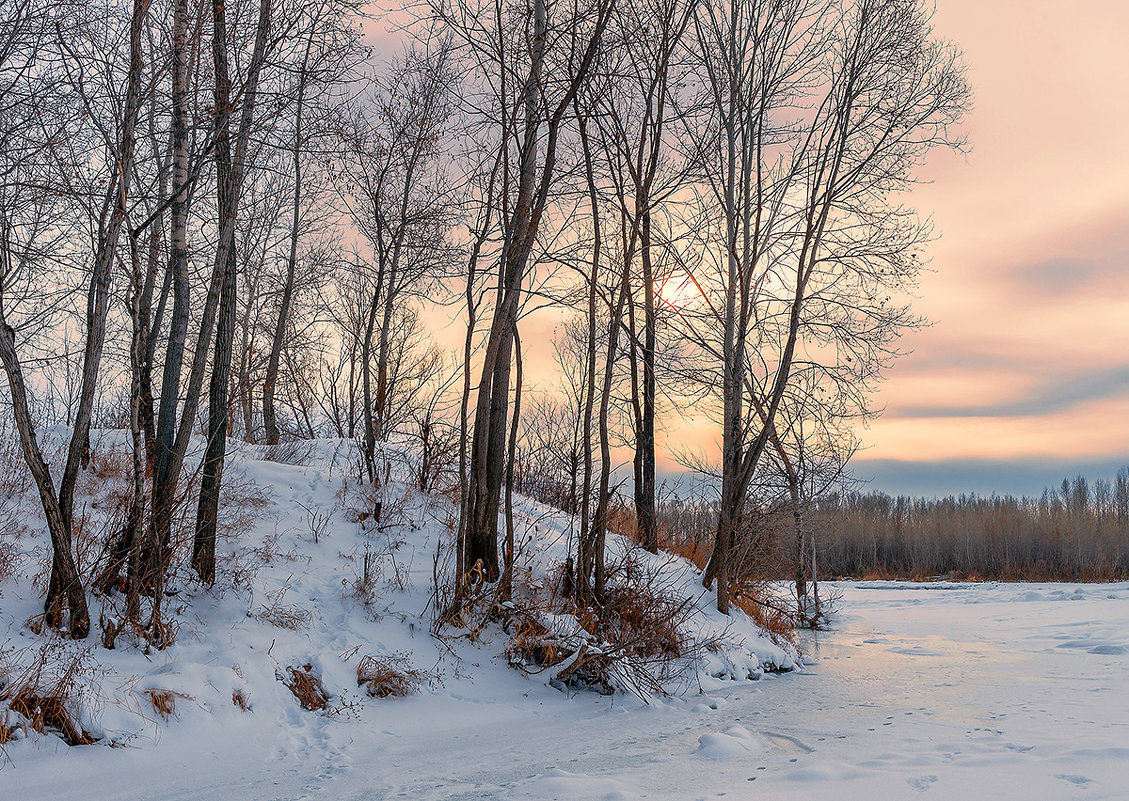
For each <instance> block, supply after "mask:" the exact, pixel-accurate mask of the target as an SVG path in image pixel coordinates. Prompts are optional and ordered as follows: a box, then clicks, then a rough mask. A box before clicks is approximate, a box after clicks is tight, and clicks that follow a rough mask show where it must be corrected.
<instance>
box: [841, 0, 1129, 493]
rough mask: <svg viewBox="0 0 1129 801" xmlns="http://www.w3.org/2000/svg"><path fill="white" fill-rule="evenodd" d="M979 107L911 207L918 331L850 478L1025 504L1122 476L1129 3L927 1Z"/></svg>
mask: <svg viewBox="0 0 1129 801" xmlns="http://www.w3.org/2000/svg"><path fill="white" fill-rule="evenodd" d="M935 22H936V28H937V31H938V33H939V34H940V35H941V36H943V37H945V38H948V39H950V40H952V41H954V42H956V43H957V44H958V46H960V47H961V48H962V49H963V51H964V53H965V61H966V63H967V65H968V75H969V78H970V81H971V83H972V86H973V88H974V91H975V106H974V109H973V111H972V113H971V114H970V115H969V117H968V119H967V121H966V123H965V129H966V131H967V133H968V135H969V137H970V139H971V142H972V151H971V152H970V153H969V154H968V155H967V156H964V155H959V154H958V155H949V154H944V153H936V154H934V158H932V159H931V161H930V164H929V165H928V167H927V169H926V171H925V174H926V175H927V176H928V177H929V178H930V179H931V183H929V184H927V185H923V186H919V187H917V188H915V190H914V191H913V195H912V202H913V204H914V205H915V206H916V207H917V208H918V210H919V211H920V212H922V213H927V214H930V215H931V216H932V218H933V221H934V223H935V225H936V231H937V234H938V235H939V238H938V239H937V240H936V241H935V242H933V243H932V245H931V246H930V249H929V250H930V255H931V257H932V264H931V268H932V272H931V273H929V274H927V275H926V276H925V277H924V279H923V281H922V283H921V288H920V297H919V298H918V300H917V301H916V302H915V308H916V309H917V310H918V311H919V312H921V313H922V314H924V315H925V316H927V317H928V318H929V319H930V320H931V321H932V322H933V324H932V325H931V327H929V328H927V329H925V330H922V331H919V332H915V333H912V334H910V335H908V336H907V337H905V338H904V340H903V343H902V344H903V347H904V348H906V349H909V350H912V353H910V354H909V355H907V356H906V357H904V358H903V359H902V360H901V361H899V362H898V364H897V365H896V366H895V368H894V369H893V370H891V371H890V373H889V377H888V380H887V381H886V383H885V385H884V386H883V387H882V389H881V391H880V393H879V397H878V400H879V403H880V404H881V405H884V406H885V413H884V414H883V416H882V417H881V418H880V419H879V420H878V421H876V422H874V423H873V424H872V425H871V426H870V428H869V430H866V431H864V432H862V435H863V438H864V441H865V443H866V445H867V446H868V447H867V449H866V450H865V451H864V452H863V453H861V454H860V455H859V457H858V460H857V462H856V464H855V469H856V472H857V473H858V474H859V475H860V476H867V475H868V474H872V475H873V477H874V486H875V488H878V489H884V490H887V491H891V492H914V493H925V494H944V493H948V492H961V491H977V492H983V493H987V492H993V491H994V492H1013V493H1014V492H1027V493H1035V492H1038V491H1039V490H1040V489H1041V488H1042V487H1043V486H1044V485H1046V484H1048V483H1057V480H1058V479H1061V478H1062V476H1063V475H1064V474H1067V473H1070V474H1074V473H1078V472H1084V473H1089V474H1090V475H1091V476H1092V477H1099V476H1101V475H1103V474H1104V475H1109V474H1111V473H1112V472H1113V471H1114V470H1116V468H1117V466H1118V465H1123V464H1129V44H1127V43H1129V4H1126V3H1124V2H1120V1H1119V0H1118V1H1114V0H1100V1H1099V0H1080V1H1079V2H1073V3H1061V2H1048V1H1047V0H1033V1H1032V0H1024V1H1023V2H1018V1H1017V0H1012V1H1011V2H1000V0H993V2H978V1H977V0H937V13H936V18H935Z"/></svg>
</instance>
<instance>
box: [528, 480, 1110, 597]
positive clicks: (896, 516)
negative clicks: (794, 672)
mask: <svg viewBox="0 0 1129 801" xmlns="http://www.w3.org/2000/svg"><path fill="white" fill-rule="evenodd" d="M525 489H526V491H529V492H531V494H534V495H536V496H538V497H540V498H541V499H542V500H544V501H546V502H549V503H552V504H554V505H556V506H558V507H561V508H565V509H566V510H567V509H568V506H569V488H568V484H567V483H566V482H561V481H559V480H556V481H555V480H552V479H549V477H548V476H546V475H544V474H541V475H540V476H538V478H537V480H528V479H527V481H526V483H525ZM757 489H758V496H759V498H757V499H753V500H750V502H749V506H748V507H747V508H748V509H750V510H751V511H750V513H749V514H748V522H747V528H746V530H745V531H744V532H743V536H742V537H740V538H739V542H740V543H741V544H742V546H741V548H740V550H741V553H742V556H741V559H740V563H741V564H742V568H743V570H748V571H750V572H753V573H756V574H759V576H760V577H761V578H762V579H763V580H773V579H783V578H792V577H793V573H794V571H795V568H796V565H797V562H798V561H799V556H800V552H799V550H798V548H799V547H801V546H800V544H801V543H803V542H807V543H808V544H807V546H806V548H805V549H804V559H805V561H808V562H809V564H808V565H807V570H810V572H811V574H813V575H814V576H816V577H817V578H825V579H841V578H858V579H913V580H927V579H933V578H947V579H954V580H973V581H975V580H996V581H1116V580H1125V579H1129V467H1125V468H1122V469H1121V470H1120V471H1119V472H1118V474H1117V475H1116V476H1115V477H1114V478H1113V479H1104V478H1103V479H1098V480H1093V481H1091V480H1089V479H1087V478H1085V477H1083V476H1077V477H1075V478H1066V479H1063V481H1062V484H1061V485H1059V486H1058V487H1055V488H1048V489H1046V490H1044V491H1043V493H1042V495H1040V496H1038V497H1029V496H1024V497H1020V498H1017V497H1014V496H1010V495H1002V496H1001V495H990V496H981V495H977V494H975V493H973V494H962V495H959V496H953V495H950V496H948V497H944V498H920V497H917V498H915V497H910V496H905V495H902V496H898V497H892V496H890V495H887V494H885V493H883V492H860V491H837V492H828V493H825V494H824V495H822V496H820V497H818V498H816V499H815V500H813V501H811V502H810V503H807V504H804V503H801V505H800V509H799V510H798V511H797V510H796V509H794V508H793V506H792V504H791V501H790V499H789V498H788V496H787V493H786V492H785V491H783V489H782V488H774V487H773V486H772V483H771V482H769V481H766V482H765V483H763V484H761V485H760V486H759V487H758V488H757ZM658 518H659V528H660V531H661V540H662V542H663V545H664V547H666V548H667V549H668V550H671V551H674V552H676V553H679V554H682V555H684V556H687V557H688V558H691V559H693V560H695V561H703V562H704V560H705V559H708V557H709V552H710V546H711V543H712V537H713V533H714V527H715V526H716V521H717V508H716V502H715V501H713V500H712V499H711V497H710V495H709V494H708V492H707V491H703V492H700V493H698V494H697V495H696V496H694V497H690V498H687V497H684V496H683V497H676V496H674V495H673V494H672V495H670V496H668V497H666V498H664V499H663V500H662V501H661V502H660V504H659V510H658ZM613 521H614V523H615V527H616V528H617V529H618V530H619V531H620V532H622V533H625V534H628V535H632V534H633V532H634V513H633V511H632V508H631V506H630V504H629V503H627V502H626V501H625V502H624V503H622V504H621V505H620V506H619V507H618V508H617V514H616V515H613ZM800 535H802V536H800ZM813 546H814V561H815V564H814V565H812V564H810V560H811V559H812V552H811V549H812V548H813Z"/></svg>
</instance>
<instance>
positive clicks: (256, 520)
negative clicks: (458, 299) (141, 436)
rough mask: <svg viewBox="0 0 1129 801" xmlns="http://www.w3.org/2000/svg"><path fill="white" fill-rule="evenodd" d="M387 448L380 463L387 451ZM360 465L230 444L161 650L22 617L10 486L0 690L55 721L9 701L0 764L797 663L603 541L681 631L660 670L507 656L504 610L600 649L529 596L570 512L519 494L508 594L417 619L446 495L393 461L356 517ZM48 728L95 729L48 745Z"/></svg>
mask: <svg viewBox="0 0 1129 801" xmlns="http://www.w3.org/2000/svg"><path fill="white" fill-rule="evenodd" d="M56 433H57V432H56ZM47 439H48V440H50V434H49V435H48V437H47ZM93 451H94V453H95V459H94V462H93V464H92V467H91V470H90V471H89V473H87V474H86V475H85V476H84V478H83V480H82V482H83V483H82V485H81V486H80V494H79V499H80V500H79V504H78V506H77V507H76V510H77V509H79V508H81V509H82V512H81V514H82V515H83V516H84V517H83V518H82V525H81V526H79V525H76V532H77V533H76V550H77V552H78V553H79V555H80V566H83V567H84V571H85V572H84V575H89V573H90V571H91V567H92V566H93V565H94V564H95V562H96V560H97V558H98V556H99V549H100V548H102V547H103V543H104V541H105V540H106V539H107V535H108V533H109V532H112V531H113V530H114V529H113V526H114V525H115V521H116V520H117V517H116V515H117V514H118V510H119V508H120V505H121V499H122V498H123V497H126V495H127V493H126V490H125V489H124V488H125V487H126V481H127V478H126V476H127V475H128V472H127V470H126V469H125V467H124V465H125V464H126V460H127V458H128V456H127V454H128V451H127V450H126V439H125V437H124V436H123V435H122V434H121V432H113V431H107V432H101V433H100V434H98V435H97V436H96V437H95V441H94V448H93ZM389 459H390V461H391V462H392V463H393V464H395V463H396V459H395V454H394V453H392V452H389ZM288 462H289V463H288ZM358 472H359V471H358V464H357V455H356V451H355V447H354V445H353V444H352V443H351V442H348V441H337V440H335V441H316V442H311V443H299V444H294V445H286V446H281V447H276V448H273V449H272V448H264V447H256V446H247V445H239V446H237V447H236V449H235V451H234V452H233V453H232V455H231V456H230V457H229V467H228V473H227V477H226V479H225V497H224V499H223V503H222V508H221V518H222V519H221V538H220V544H219V558H218V563H219V568H218V569H219V576H218V579H217V583H216V585H215V586H214V587H212V588H203V587H201V586H200V585H199V583H197V582H195V581H194V580H192V579H191V578H190V577H189V574H188V571H187V570H186V569H184V568H179V569H178V570H177V571H176V573H175V575H174V576H173V577H172V579H171V580H170V582H169V586H168V590H167V592H168V593H169V597H168V599H167V602H166V608H167V610H168V614H169V624H170V626H171V630H172V632H173V633H174V634H175V642H174V643H173V644H172V645H171V646H169V647H168V648H166V649H164V650H157V649H155V648H152V647H147V645H146V643H144V642H143V641H141V640H139V639H138V638H136V637H134V636H133V635H132V634H131V633H130V632H129V631H122V632H119V633H117V635H116V637H113V638H111V640H112V641H113V643H114V648H113V650H109V649H107V648H106V647H104V644H100V643H99V640H100V629H99V626H98V625H96V626H95V630H94V631H93V632H92V633H91V635H90V637H89V638H88V639H87V640H86V641H78V642H72V641H68V640H65V639H61V638H60V637H58V636H57V635H53V634H50V633H47V632H42V633H36V631H35V630H34V629H36V628H39V627H37V626H36V625H35V620H36V616H37V615H38V614H39V613H40V612H41V603H42V590H43V586H42V585H43V581H44V580H45V565H46V561H47V560H46V558H45V557H46V554H47V553H48V550H47V548H48V543H47V539H46V533H45V531H44V528H43V525H42V522H41V519H40V515H39V514H38V508H37V506H36V501H35V497H34V494H33V491H32V490H31V488H30V487H27V486H23V485H20V484H18V482H17V483H15V484H13V486H11V487H9V488H8V489H9V492H8V495H7V498H6V499H5V501H4V505H3V506H2V507H0V513H2V514H3V515H4V516H5V519H6V520H8V521H16V520H19V521H20V523H21V524H20V525H15V526H12V525H9V526H8V527H7V528H8V529H11V530H10V531H9V532H8V533H6V534H5V535H4V537H3V540H2V541H0V549H2V551H0V552H2V553H3V554H4V555H5V558H4V565H5V567H4V570H3V573H0V578H2V581H0V688H3V690H4V691H3V693H2V694H3V695H5V696H6V697H7V699H8V701H9V702H12V701H13V699H16V698H18V697H20V692H21V690H23V691H24V693H25V697H26V695H27V690H28V688H31V687H34V693H35V694H36V695H37V696H42V697H44V698H48V697H56V696H57V697H58V698H59V699H60V701H61V702H62V703H63V704H64V705H65V707H66V710H67V713H68V715H69V717H70V719H71V721H72V723H73V727H74V730H73V731H71V732H69V733H68V732H67V731H66V730H65V729H66V727H65V726H63V727H60V726H59V725H53V724H52V721H51V720H49V719H48V720H46V721H44V720H35V719H34V718H35V715H36V714H37V711H36V710H33V709H31V708H26V709H24V708H23V707H21V706H20V705H19V704H18V703H6V704H3V705H2V707H8V706H9V705H11V706H12V707H15V708H0V725H3V727H4V730H5V732H6V735H5V738H4V739H6V740H7V742H6V743H5V744H4V745H3V748H4V751H5V752H6V759H7V760H8V761H10V763H11V764H10V765H8V766H7V768H6V770H8V771H10V770H13V769H14V770H15V771H17V772H20V771H24V770H27V769H30V768H31V767H32V766H34V765H35V764H37V763H40V762H42V761H49V762H50V761H57V760H64V761H65V763H66V764H68V765H72V764H75V763H76V762H81V763H82V764H83V765H84V766H85V767H84V768H83V769H84V770H86V769H91V770H101V767H100V765H101V762H100V760H103V759H105V760H106V761H107V764H114V765H117V764H119V763H120V762H121V761H122V760H123V759H124V760H126V761H127V762H128V761H132V760H136V759H138V758H139V756H138V755H141V754H145V753H149V752H152V751H154V750H156V751H161V752H166V751H167V752H171V753H175V754H177V755H178V758H180V757H182V758H184V759H186V760H188V761H189V762H191V761H192V760H195V759H198V760H200V764H201V766H203V765H204V764H205V763H206V762H207V761H208V755H209V754H222V753H224V752H239V753H241V754H243V753H245V754H246V756H247V758H248V759H249V760H251V762H250V763H248V764H259V763H258V762H257V761H256V760H265V762H266V764H268V765H269V764H277V766H278V767H279V768H280V769H281V767H282V766H283V765H285V764H286V761H287V760H289V759H292V758H309V757H310V756H311V755H317V756H318V757H320V758H324V759H326V760H327V763H344V762H347V761H348V759H349V754H350V751H351V749H355V748H358V747H361V745H360V744H366V745H365V746H364V747H365V748H366V749H371V748H372V747H373V746H374V744H379V743H381V742H383V741H385V740H396V739H398V738H400V737H403V736H406V735H409V734H411V733H415V734H419V733H420V732H435V733H436V735H437V736H439V734H440V732H446V735H444V736H454V735H452V734H451V733H452V732H458V731H467V732H473V731H474V730H475V729H476V727H477V726H479V725H481V724H483V722H484V721H491V720H493V721H508V723H507V725H520V723H519V721H520V720H521V719H523V718H525V717H527V716H536V715H546V714H547V715H560V716H562V718H568V717H572V716H576V715H581V716H583V715H589V714H606V713H609V712H611V713H613V714H614V710H622V709H623V708H625V707H628V708H637V707H641V706H643V705H644V704H646V703H656V702H657V704H658V705H659V706H660V707H664V706H665V707H670V706H671V705H673V707H674V708H678V709H683V708H685V707H686V705H687V704H690V705H691V706H692V705H694V704H697V703H699V699H698V696H699V693H700V692H701V691H703V690H706V691H708V690H711V689H714V688H717V687H720V686H726V685H728V684H732V682H733V680H734V679H739V680H740V681H743V682H744V681H747V680H748V679H757V678H760V676H761V675H762V673H763V671H765V670H766V669H767V670H777V669H782V670H790V669H792V668H793V667H795V666H796V663H797V658H796V655H795V653H793V652H791V649H790V648H788V647H787V646H786V647H781V646H780V645H777V644H775V643H773V642H772V641H771V640H770V639H769V638H768V637H766V636H764V635H763V634H762V633H761V632H760V631H759V630H758V629H757V628H756V626H755V624H754V623H753V622H752V621H751V620H749V619H748V618H746V617H745V616H744V615H743V614H742V613H741V612H740V611H736V612H735V614H734V615H733V616H732V617H731V618H728V619H727V618H725V617H723V616H721V615H719V614H717V613H716V611H712V610H713V604H714V603H715V600H714V598H713V597H712V594H711V593H707V592H704V591H703V590H702V588H701V586H700V584H699V582H698V580H697V571H696V569H695V568H694V566H693V565H692V564H690V563H689V562H686V561H684V560H682V559H679V558H677V557H672V556H669V555H665V554H663V555H659V556H655V555H651V554H648V553H646V552H643V551H640V550H638V549H637V548H635V547H634V546H633V544H632V543H630V542H627V541H625V540H623V539H621V538H618V537H611V538H609V549H610V554H609V557H610V558H609V562H610V563H612V564H613V565H619V566H620V567H619V569H621V570H626V571H628V572H630V571H635V575H637V576H638V575H645V576H646V577H647V582H648V585H647V586H648V587H650V588H651V590H652V591H653V592H654V593H657V594H658V596H659V600H660V601H661V602H662V603H663V604H667V605H668V606H667V607H665V608H669V609H676V610H678V614H677V620H676V621H674V622H676V624H677V626H678V628H679V636H680V637H684V638H685V640H684V642H685V643H687V644H694V645H695V647H692V648H688V649H687V652H686V653H684V654H679V655H677V657H675V658H670V659H664V660H663V661H662V663H661V670H658V671H655V670H651V669H650V668H649V667H648V666H647V665H646V664H644V663H645V662H646V660H645V659H643V658H641V659H639V660H633V659H632V658H631V657H630V655H623V658H621V659H617V660H615V661H614V664H613V665H612V666H611V667H610V668H609V676H610V683H611V684H612V685H613V687H614V689H616V690H618V691H620V692H618V693H617V694H616V695H615V696H613V697H602V696H600V695H599V694H598V693H597V692H594V691H592V690H591V689H588V688H585V687H584V686H583V684H582V683H579V684H578V683H577V682H570V681H562V680H560V679H559V678H557V677H558V676H559V675H560V672H561V669H562V668H563V667H565V666H566V664H565V663H562V664H559V665H555V666H554V667H552V668H551V669H542V668H539V667H538V666H537V665H536V664H533V663H529V664H525V660H524V658H523V656H522V654H521V649H520V647H515V642H517V638H518V635H519V634H520V631H519V630H520V629H521V628H522V626H524V627H525V629H524V631H525V633H526V634H528V632H529V630H530V627H531V626H532V627H533V628H535V629H536V630H537V631H538V632H539V633H540V634H542V635H545V636H547V637H548V638H549V640H550V641H551V642H553V643H555V644H556V647H559V648H561V649H568V650H571V651H574V652H575V651H577V650H578V649H579V647H580V646H583V648H584V649H585V651H586V652H588V653H599V652H600V649H601V648H603V649H605V650H606V649H607V648H608V646H607V644H606V643H601V642H598V641H597V639H596V638H594V637H592V636H590V635H588V634H587V633H586V632H584V630H583V629H582V628H581V627H580V626H579V625H578V624H577V621H576V618H575V617H573V616H571V615H561V614H557V613H555V612H553V610H552V608H551V607H550V606H549V605H547V604H546V603H544V602H538V601H537V599H538V598H544V597H550V596H551V594H552V592H553V588H552V584H553V582H554V581H555V580H556V577H557V576H558V575H559V573H560V566H561V564H562V563H563V562H564V560H565V557H566V555H567V545H568V538H569V536H570V528H571V527H572V526H574V525H575V523H574V521H572V520H570V519H569V518H568V517H566V516H564V515H561V514H559V513H555V512H554V511H553V510H551V509H548V508H546V507H544V506H542V505H540V504H537V503H535V502H532V501H528V500H526V499H518V501H517V502H516V508H515V516H516V520H517V526H516V529H517V532H516V533H517V538H518V548H517V552H518V555H519V557H518V564H519V568H520V570H519V572H518V575H517V577H515V592H514V599H513V601H511V602H507V604H506V605H504V609H503V610H502V614H501V616H500V617H497V619H493V618H492V619H489V620H486V619H483V620H482V621H481V622H480V623H479V624H478V625H475V626H472V627H470V628H466V627H458V626H446V627H443V628H441V629H440V630H439V631H438V633H437V634H436V633H433V629H434V628H435V627H434V621H435V617H436V610H437V605H436V598H435V581H434V579H435V576H436V575H440V576H441V575H442V574H443V573H444V570H445V563H446V561H447V560H448V558H449V553H450V543H451V540H452V539H453V534H452V529H453V521H454V520H455V519H456V515H457V510H456V508H455V507H454V505H453V504H452V503H451V502H450V501H449V500H448V499H447V498H445V497H443V496H435V497H427V496H423V495H421V494H419V493H418V492H415V491H413V490H412V488H411V487H410V486H409V485H408V484H407V483H406V477H407V474H406V473H405V474H404V475H399V476H398V475H397V471H396V470H393V478H392V481H390V482H389V483H388V484H387V485H386V487H385V488H384V495H383V498H382V501H383V513H382V515H381V519H380V523H379V524H375V523H374V522H373V520H372V518H371V517H370V516H369V515H368V514H367V510H368V509H371V507H372V503H373V497H372V489H371V487H368V486H366V485H365V484H363V483H361V482H358V481H357V480H356V478H355V476H356V475H357V473H358ZM83 501H85V506H83ZM179 561H180V563H181V564H183V561H184V560H183V559H180V560H179ZM546 594H547V595H546ZM122 603H123V602H122V599H121V597H120V595H119V594H116V593H115V594H111V595H108V596H99V595H93V594H92V596H91V604H92V606H91V616H92V620H94V621H98V620H102V621H103V625H102V627H101V633H102V635H103V638H104V635H105V623H106V621H114V620H120V619H121V608H120V607H121V604H122ZM672 620H673V618H672ZM29 621H30V623H29ZM518 644H519V645H520V643H518ZM511 664H513V665H516V666H517V667H518V668H520V669H515V668H514V667H513V666H511ZM652 680H654V681H657V682H658V684H656V685H654V686H651V685H650V684H648V682H649V681H652ZM625 691H626V692H625ZM400 693H406V695H402V696H401V695H400ZM632 693H634V694H632ZM668 694H669V695H668ZM24 706H27V704H26V703H25V704H24ZM304 706H305V707H310V708H304ZM19 709H23V711H24V712H25V713H27V714H19V713H18V710H19ZM38 714H40V716H43V717H48V718H49V717H50V716H49V715H46V716H44V715H43V711H42V710H38ZM44 723H46V725H43V724H44ZM37 728H43V729H45V730H46V731H45V732H43V733H41V732H39V731H37V730H36V729H37ZM63 738H68V739H72V740H76V739H84V740H91V741H93V742H94V744H93V745H90V746H87V747H82V748H68V747H67V746H66V745H64V744H63ZM107 746H109V747H113V748H114V751H113V752H111V751H110V750H109V749H108V748H107ZM377 747H379V745H377ZM123 754H128V755H127V756H121V755H123ZM202 769H203V767H202ZM258 769H259V768H255V769H254V770H258ZM249 770H250V769H249ZM2 782H3V777H2V776H0V783H2Z"/></svg>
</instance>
